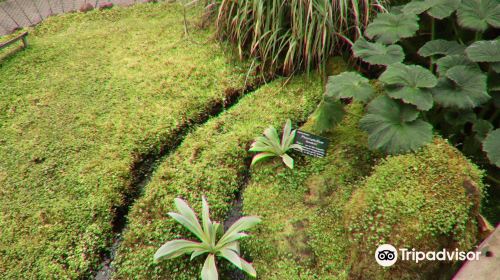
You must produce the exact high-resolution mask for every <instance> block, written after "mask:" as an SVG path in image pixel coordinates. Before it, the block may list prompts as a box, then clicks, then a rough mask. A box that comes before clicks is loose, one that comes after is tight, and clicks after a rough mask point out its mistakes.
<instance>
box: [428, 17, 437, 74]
mask: <svg viewBox="0 0 500 280" xmlns="http://www.w3.org/2000/svg"><path fill="white" fill-rule="evenodd" d="M431 18H432V19H431V40H434V39H435V38H436V20H435V19H434V18H433V17H431ZM434 68H435V67H434V57H433V56H432V55H431V65H430V66H429V69H430V70H431V72H432V73H434V70H435V69H434Z"/></svg>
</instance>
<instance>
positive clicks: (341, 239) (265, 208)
mask: <svg viewBox="0 0 500 280" xmlns="http://www.w3.org/2000/svg"><path fill="white" fill-rule="evenodd" d="M348 111H349V112H350V113H352V114H348V115H347V116H346V118H345V119H344V120H343V122H342V123H341V124H339V125H338V126H337V128H335V129H334V130H333V131H332V132H331V133H330V134H329V135H328V138H329V139H330V141H331V143H330V148H329V149H328V151H327V156H326V157H325V158H309V157H307V158H304V157H301V156H299V155H295V157H296V158H297V165H296V168H295V169H293V170H290V169H288V168H285V167H284V166H283V164H282V163H281V162H280V161H279V160H275V161H269V162H267V163H264V164H261V165H257V166H255V167H254V168H253V169H252V174H251V181H250V183H249V184H248V186H247V188H246V190H245V192H244V195H243V198H244V200H243V210H244V213H245V215H259V216H261V217H262V219H263V222H262V224H261V225H259V226H258V227H257V231H256V232H255V233H254V234H253V235H252V237H251V238H250V239H248V240H246V241H245V242H244V246H243V251H244V252H248V254H249V256H250V257H251V259H253V261H254V265H255V268H256V270H257V274H258V275H259V278H260V279H332V278H336V277H341V276H342V275H345V272H344V271H343V269H344V268H345V267H346V263H347V260H346V254H345V251H346V248H348V243H347V242H346V241H347V240H346V238H345V236H346V235H345V230H344V225H343V220H342V214H343V208H342V206H343V205H344V204H345V203H346V202H347V200H348V199H349V197H350V195H351V193H352V189H353V185H354V184H355V183H356V182H358V181H359V180H361V179H363V176H365V175H367V174H368V173H369V171H370V169H371V166H372V165H373V163H374V160H376V158H377V156H376V155H374V154H373V153H371V152H370V151H368V149H367V148H366V147H367V140H366V135H365V134H364V133H363V132H361V131H360V130H359V129H358V128H357V124H358V121H359V118H358V117H357V116H355V115H357V114H360V112H361V111H362V107H361V106H360V105H358V104H355V105H350V106H349V109H348ZM301 129H302V130H305V131H313V129H312V127H311V125H310V123H306V125H304V126H303V127H302V128H301Z"/></svg>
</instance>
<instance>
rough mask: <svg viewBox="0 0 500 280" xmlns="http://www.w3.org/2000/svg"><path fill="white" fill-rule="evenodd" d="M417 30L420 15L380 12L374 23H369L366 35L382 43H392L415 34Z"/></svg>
mask: <svg viewBox="0 0 500 280" xmlns="http://www.w3.org/2000/svg"><path fill="white" fill-rule="evenodd" d="M417 30H418V17H417V16H416V15H400V14H392V13H380V14H378V15H377V17H376V18H375V19H374V20H373V22H372V23H370V24H368V27H367V28H366V31H365V36H366V37H367V38H369V39H375V40H376V41H377V42H379V43H382V44H392V43H396V42H397V41H399V40H401V39H403V38H408V37H412V36H414V35H415V33H416V32H417Z"/></svg>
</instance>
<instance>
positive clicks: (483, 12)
mask: <svg viewBox="0 0 500 280" xmlns="http://www.w3.org/2000/svg"><path fill="white" fill-rule="evenodd" d="M457 17H458V23H459V24H460V25H461V26H463V27H465V28H470V29H473V30H477V31H485V30H486V29H487V28H488V26H489V25H491V26H493V27H495V28H500V5H499V3H498V1H497V0H463V1H462V3H461V5H460V7H458V10H457Z"/></svg>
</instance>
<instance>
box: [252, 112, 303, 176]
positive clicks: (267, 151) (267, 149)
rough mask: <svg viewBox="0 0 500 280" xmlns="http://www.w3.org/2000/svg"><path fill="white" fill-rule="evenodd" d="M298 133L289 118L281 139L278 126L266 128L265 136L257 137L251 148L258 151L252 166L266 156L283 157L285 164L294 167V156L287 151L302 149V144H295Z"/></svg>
mask: <svg viewBox="0 0 500 280" xmlns="http://www.w3.org/2000/svg"><path fill="white" fill-rule="evenodd" d="M296 133H297V130H293V131H292V122H291V121H290V120H287V121H286V123H285V127H284V128H283V135H282V136H281V141H280V138H279V136H278V131H276V128H274V127H273V126H270V127H268V128H267V129H266V130H264V136H259V137H257V139H255V141H254V142H253V143H252V146H251V147H250V149H249V151H250V152H258V154H257V155H255V156H254V157H253V159H252V164H251V166H253V165H254V164H256V163H257V162H259V161H262V160H264V159H266V158H271V157H281V159H282V160H283V162H284V163H285V165H286V166H287V167H288V168H290V169H293V158H292V157H290V156H289V155H288V154H287V152H288V151H289V150H290V149H298V150H302V146H300V145H298V144H293V141H294V140H295V134H296Z"/></svg>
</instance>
